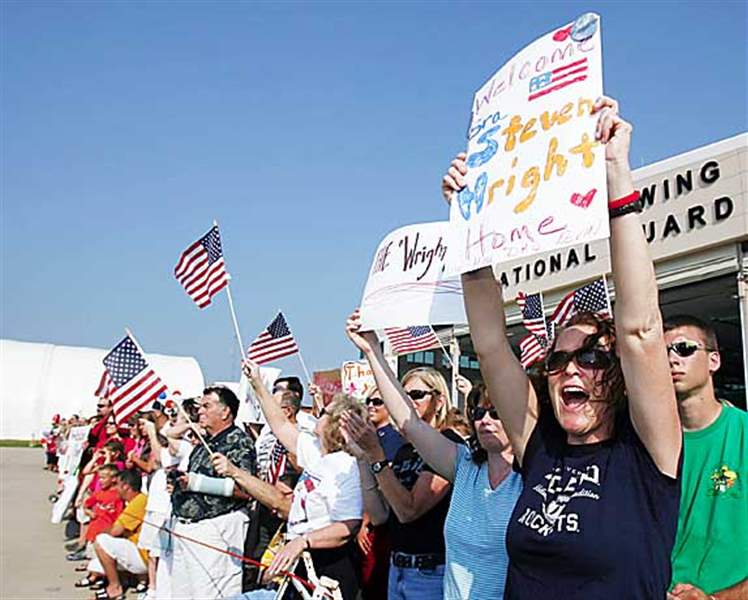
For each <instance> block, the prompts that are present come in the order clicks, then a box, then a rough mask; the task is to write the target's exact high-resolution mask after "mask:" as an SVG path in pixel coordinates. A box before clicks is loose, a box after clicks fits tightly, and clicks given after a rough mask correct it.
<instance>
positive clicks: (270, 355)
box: [247, 312, 299, 365]
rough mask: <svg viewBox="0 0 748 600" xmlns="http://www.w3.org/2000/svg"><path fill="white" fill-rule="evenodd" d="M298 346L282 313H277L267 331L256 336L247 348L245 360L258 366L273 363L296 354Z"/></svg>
mask: <svg viewBox="0 0 748 600" xmlns="http://www.w3.org/2000/svg"><path fill="white" fill-rule="evenodd" d="M298 351H299V346H298V345H297V344H296V340H295V339H294V338H293V335H292V334H291V330H290V329H289V327H288V323H286V319H285V318H284V316H283V313H281V312H279V313H278V316H277V317H275V319H273V322H272V323H270V325H268V326H267V329H265V331H263V332H262V333H261V334H260V335H258V336H257V339H255V341H254V342H252V343H251V344H250V345H249V348H247V358H249V359H250V360H252V361H254V362H256V363H257V364H258V365H264V364H265V363H269V362H273V361H274V360H277V359H279V358H283V357H284V356H290V355H291V354H296V353H297V352H298Z"/></svg>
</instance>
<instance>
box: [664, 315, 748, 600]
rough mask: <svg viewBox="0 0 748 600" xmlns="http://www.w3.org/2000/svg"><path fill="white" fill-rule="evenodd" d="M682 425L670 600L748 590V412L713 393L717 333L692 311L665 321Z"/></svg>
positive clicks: (747, 594)
mask: <svg viewBox="0 0 748 600" xmlns="http://www.w3.org/2000/svg"><path fill="white" fill-rule="evenodd" d="M665 342H666V344H667V349H668V357H669V360H670V371H671V374H672V378H673V385H674V386H675V392H676V396H677V398H678V412H679V413H680V419H681V425H682V427H683V475H682V480H681V481H682V484H681V485H682V489H681V504H680V515H679V517H678V533H677V536H676V539H675V546H674V548H673V556H672V562H673V587H672V589H671V591H670V592H669V594H668V598H669V599H671V600H675V599H678V600H684V599H685V600H704V599H710V598H716V599H719V600H737V599H745V598H748V413H746V412H745V411H742V410H740V409H738V408H735V407H733V406H729V405H727V404H723V403H722V402H720V401H719V400H718V399H717V397H716V396H715V394H714V384H713V382H712V376H713V374H714V373H715V372H716V371H717V370H718V369H719V367H720V364H721V359H720V354H719V347H718V345H717V336H716V335H715V333H714V329H712V327H711V326H710V325H708V324H707V323H705V322H703V321H701V320H700V319H697V318H695V317H691V316H678V317H672V318H670V319H667V320H666V321H665Z"/></svg>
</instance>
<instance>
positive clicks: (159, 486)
mask: <svg viewBox="0 0 748 600" xmlns="http://www.w3.org/2000/svg"><path fill="white" fill-rule="evenodd" d="M594 112H595V113H597V114H598V115H599V116H598V128H597V136H598V139H599V141H600V142H601V143H603V144H605V160H606V166H607V176H608V192H609V197H610V198H611V203H610V206H611V209H610V216H611V218H610V229H611V239H610V246H611V264H612V271H613V277H614V279H615V285H616V303H615V311H614V319H610V318H608V317H605V316H601V315H598V314H591V313H579V314H577V315H575V316H574V317H573V318H572V319H571V321H569V323H568V324H566V325H565V326H564V327H563V328H561V329H560V330H558V331H556V332H555V336H554V338H553V341H552V343H551V345H550V347H549V348H548V349H547V354H546V357H545V360H544V361H543V364H542V365H540V366H538V367H535V368H533V369H531V370H530V371H529V372H528V371H526V370H525V369H523V368H522V366H521V364H520V362H519V360H518V359H517V357H516V355H515V353H514V351H513V349H512V346H511V344H510V342H509V340H508V338H507V335H506V324H505V318H504V300H503V298H502V290H501V286H500V285H498V284H497V282H496V279H495V277H494V274H493V272H492V270H491V269H490V268H484V269H479V270H477V271H474V272H471V273H467V274H465V275H463V278H462V280H463V291H464V300H465V306H466V309H467V315H468V320H469V325H470V331H471V337H472V341H473V345H474V347H475V350H476V353H477V355H478V358H479V361H480V372H481V377H482V381H474V382H472V383H471V382H468V381H467V380H465V379H464V378H463V379H462V380H461V390H462V391H463V392H464V393H465V396H466V398H465V402H464V404H465V412H464V413H461V412H460V411H459V410H457V409H456V408H455V407H454V406H453V404H454V403H453V400H455V399H452V398H450V392H449V386H448V385H447V382H446V381H445V378H444V376H443V375H442V373H440V372H439V371H438V370H436V369H434V368H430V367H420V368H417V369H413V370H411V371H409V372H407V373H405V374H404V375H403V376H402V378H398V376H397V374H396V373H395V372H393V371H392V369H391V367H390V365H389V363H388V361H387V360H386V359H385V356H384V354H383V351H382V348H381V345H380V343H379V340H378V338H377V335H376V334H375V333H374V332H371V331H362V330H361V325H360V318H359V314H358V312H357V311H354V312H353V313H352V314H351V316H350V317H349V319H348V321H347V323H346V333H347V335H348V337H349V338H350V340H351V342H352V344H353V346H354V347H355V348H356V349H357V350H358V351H359V352H360V353H361V354H362V355H363V357H364V358H365V359H366V360H367V361H368V362H369V364H370V366H371V368H372V372H373V374H374V378H375V380H376V388H375V389H374V390H373V391H371V392H370V393H369V394H368V396H367V397H366V398H365V399H364V400H363V401H362V400H359V399H355V398H353V397H350V396H348V395H345V394H339V395H336V396H335V397H334V398H333V399H332V400H331V401H329V402H327V403H326V402H325V401H324V399H323V396H322V394H321V393H320V390H319V389H318V388H316V387H315V386H313V385H311V384H310V386H309V387H307V388H306V389H305V388H304V386H303V385H302V383H301V381H300V380H299V379H298V378H296V377H284V378H281V379H278V380H277V381H275V383H274V384H273V387H272V389H267V388H266V387H265V386H264V384H263V381H262V378H261V376H260V370H259V367H258V365H256V364H254V363H252V362H251V361H245V362H244V363H243V365H242V368H243V372H244V374H245V375H246V377H247V378H248V380H249V382H250V384H251V386H252V388H253V390H254V392H255V396H256V398H257V399H258V401H259V403H260V407H261V409H262V413H263V416H264V421H265V422H264V424H257V423H251V424H241V423H237V422H236V417H237V413H238V409H239V402H240V400H239V399H238V398H237V397H236V395H235V394H234V393H233V392H232V391H231V390H230V389H228V388H225V387H221V386H211V387H207V388H206V389H205V390H204V392H203V395H202V397H200V398H196V399H187V400H184V401H181V402H177V403H172V404H170V405H169V406H167V405H164V404H162V403H161V402H156V403H154V405H153V406H152V407H150V408H149V410H147V411H144V412H142V413H139V414H137V415H135V416H134V417H133V419H132V420H131V421H130V422H129V423H128V424H124V423H117V422H116V421H115V420H114V416H113V414H112V407H111V404H110V403H109V402H108V401H107V400H101V401H100V402H99V404H98V408H97V410H98V415H97V417H96V419H95V421H94V422H93V425H92V428H91V430H90V433H89V439H88V447H87V449H86V452H85V454H84V458H83V460H82V461H81V467H80V470H79V475H78V477H79V480H80V483H79V486H78V493H77V495H76V497H75V499H74V501H73V502H72V503H71V506H72V513H73V517H74V519H75V522H77V523H80V531H79V533H78V534H77V537H76V539H75V540H74V541H73V542H72V543H71V545H70V547H69V548H68V550H69V552H70V554H68V558H69V559H70V560H71V561H74V562H76V564H78V565H79V566H78V567H77V568H78V569H79V570H80V571H81V579H80V580H79V581H78V582H77V583H76V585H77V586H78V587H85V588H90V589H92V590H94V591H95V593H96V597H97V598H102V599H105V598H121V597H123V596H124V591H125V589H126V588H127V587H134V588H135V589H138V590H139V591H140V593H141V594H142V597H143V598H163V599H168V598H180V599H181V598H196V599H197V598H200V599H203V598H239V597H244V598H248V599H251V598H284V599H290V598H295V597H305V595H306V597H311V593H312V591H313V590H314V589H317V591H318V594H319V593H322V596H321V597H329V598H338V599H345V600H354V599H356V598H362V599H365V600H369V599H378V600H383V599H389V600H424V599H425V600H429V599H432V598H433V599H441V598H446V599H449V600H457V599H472V600H479V599H484V598H485V599H488V598H492V599H493V598H501V597H505V598H511V599H524V598H528V599H537V598H564V599H573V598H636V599H653V598H655V599H665V598H667V599H669V600H674V599H687V600H697V599H705V598H706V599H709V598H716V599H719V600H735V599H745V598H748V560H747V559H746V557H747V556H748V484H747V483H746V481H745V480H746V478H747V477H748V414H747V413H745V412H744V411H742V410H740V409H738V408H735V407H733V406H731V405H729V404H728V403H725V402H722V401H720V400H719V399H718V398H717V397H716V395H715V389H714V384H713V375H714V373H715V372H716V371H717V370H718V369H719V367H720V354H719V344H718V340H717V338H716V336H715V333H714V330H713V329H712V327H711V326H710V325H709V324H708V323H706V322H704V321H702V320H700V319H698V318H696V317H693V316H679V317H673V318H670V319H667V320H665V321H664V322H663V319H662V317H661V314H660V310H659V307H658V298H657V285H656V280H655V276H654V268H653V265H652V261H651V259H650V258H649V255H648V250H647V243H646V240H645V238H644V235H643V232H642V229H641V225H640V222H639V218H638V212H640V210H641V201H640V200H639V198H638V195H637V194H636V193H635V192H634V189H633V184H632V179H631V173H630V169H629V166H628V150H629V143H630V135H631V127H630V125H629V124H628V123H626V122H625V121H624V120H623V119H622V118H621V117H620V116H619V115H618V108H617V105H616V103H615V102H614V101H612V100H610V99H607V98H603V99H601V100H600V101H598V103H597V104H596V105H595V107H594ZM466 173H467V164H466V160H465V156H464V155H459V156H458V157H457V158H455V160H454V161H453V162H452V164H451V166H450V168H449V170H448V172H447V174H446V175H445V177H444V179H443V183H442V191H443V193H444V196H445V198H446V199H447V201H451V199H452V197H453V195H454V194H455V193H458V192H459V191H460V190H461V189H462V188H463V187H464V176H465V174H466ZM76 419H77V418H76ZM75 423H76V424H78V423H79V422H78V420H76V421H75ZM56 427H58V430H57V434H56V440H57V442H56V444H57V446H60V445H64V439H65V435H64V432H63V431H62V426H61V425H60V424H59V423H57V424H56ZM54 451H55V452H57V451H58V450H57V448H55V450H54ZM47 452H48V453H49V452H50V446H49V445H48V446H47ZM50 468H53V467H50Z"/></svg>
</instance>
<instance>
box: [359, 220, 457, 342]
mask: <svg viewBox="0 0 748 600" xmlns="http://www.w3.org/2000/svg"><path fill="white" fill-rule="evenodd" d="M448 232H449V223H448V222H446V221H442V222H435V223H420V224H417V225H408V226H407V227H401V228H400V229H396V230H395V231H393V232H391V233H389V234H388V235H387V236H386V237H385V238H384V239H383V240H382V242H381V243H380V244H379V247H378V248H377V251H376V253H375V254H374V261H373V263H372V265H371V268H370V269H369V279H368V281H367V282H366V287H365V288H364V296H363V299H362V300H361V325H362V327H363V329H364V330H366V331H368V330H372V329H384V328H385V327H407V326H409V325H454V324H457V323H467V317H466V316H465V307H464V305H463V302H462V285H461V283H460V277H459V276H452V277H447V276H445V267H446V265H447V262H448V248H447V237H448ZM450 252H451V250H450Z"/></svg>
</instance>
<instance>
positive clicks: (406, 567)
mask: <svg viewBox="0 0 748 600" xmlns="http://www.w3.org/2000/svg"><path fill="white" fill-rule="evenodd" d="M349 335H350V330H349ZM354 343H356V345H357V347H358V348H359V349H361V350H362V351H363V352H364V354H365V355H366V356H369V354H367V349H366V348H363V347H362V345H363V346H367V345H368V338H363V337H361V336H359V337H358V338H356V339H355V340H354ZM378 383H379V385H380V389H381V385H382V383H383V382H379V381H378ZM402 387H403V390H404V392H405V394H407V395H408V397H409V399H410V401H411V402H412V405H413V408H414V410H413V414H412V419H418V420H420V421H423V422H425V423H427V424H428V425H430V426H431V427H432V428H434V429H436V430H438V431H441V432H442V433H443V434H444V435H445V436H446V437H448V438H449V439H451V440H453V441H455V442H462V438H461V437H460V436H459V435H458V434H456V433H455V432H454V431H451V430H450V429H448V428H447V417H448V414H449V408H450V402H449V391H448V389H447V382H446V381H445V380H444V377H442V375H441V373H439V372H438V371H436V370H435V369H432V368H430V367H420V368H417V369H413V370H411V371H409V372H408V373H406V374H405V376H404V377H403V380H402ZM398 425H402V424H401V423H398ZM343 428H344V430H345V431H346V435H347V436H349V437H350V438H351V439H352V440H353V441H355V442H356V444H357V445H358V446H359V447H360V449H361V454H360V459H361V460H360V461H359V469H360V471H361V476H362V479H363V481H364V504H365V507H366V512H367V513H368V514H369V516H370V518H371V522H372V523H373V524H374V525H378V524H380V523H384V522H388V523H389V527H390V534H391V535H390V541H391V548H392V554H391V564H390V573H389V583H388V590H387V597H388V598H389V600H406V599H408V600H432V599H433V600H441V599H442V597H443V589H444V585H443V578H444V564H445V548H444V533H443V530H444V521H445V519H446V517H447V511H448V510H449V500H450V494H451V485H450V483H449V481H448V480H447V479H445V478H444V477H442V476H440V475H438V474H437V473H435V472H434V471H433V470H432V469H431V467H430V466H429V465H427V464H426V463H425V462H424V460H423V458H421V456H420V454H419V453H418V451H417V450H416V449H415V447H414V446H413V445H412V444H409V443H408V444H405V445H404V446H402V447H401V448H400V450H398V452H397V454H396V455H395V458H394V460H392V461H388V460H387V459H386V457H385V453H384V450H383V449H382V446H381V445H380V443H379V439H378V437H377V435H376V432H375V431H374V428H373V427H372V426H371V424H369V423H367V422H365V421H363V420H362V419H361V418H360V417H358V416H357V415H353V414H350V415H345V416H344V418H343ZM401 429H402V427H401Z"/></svg>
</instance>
